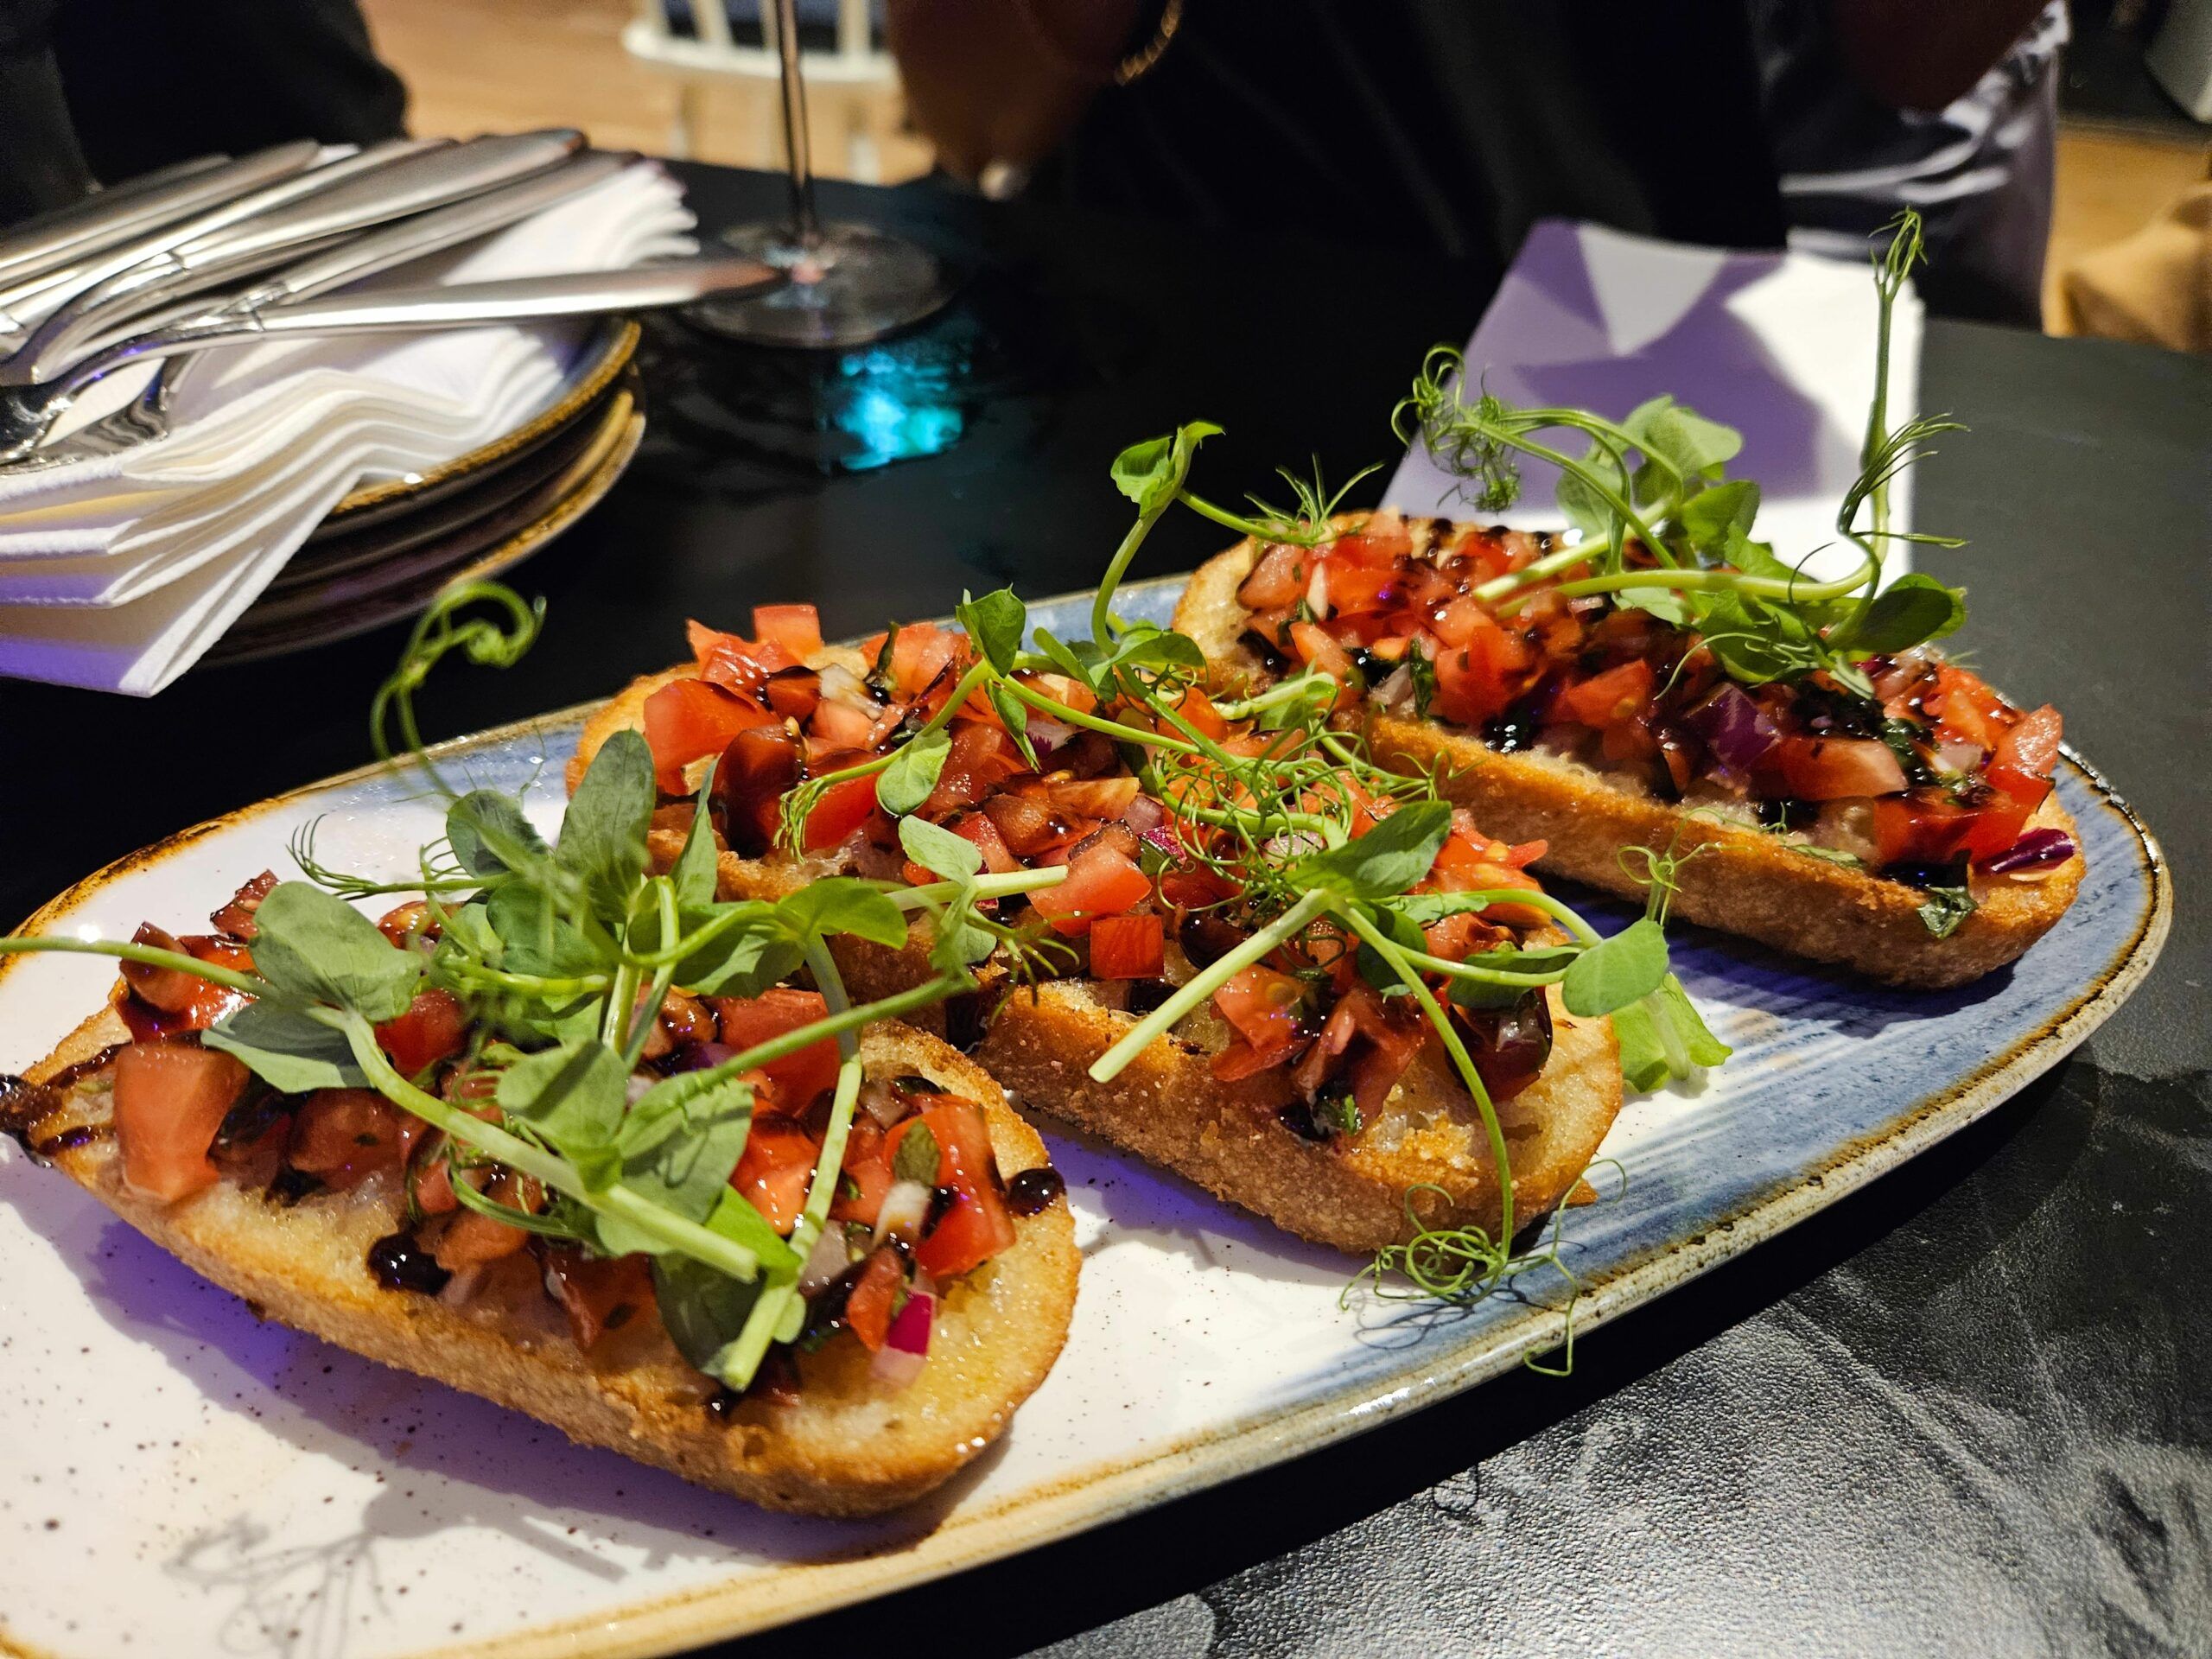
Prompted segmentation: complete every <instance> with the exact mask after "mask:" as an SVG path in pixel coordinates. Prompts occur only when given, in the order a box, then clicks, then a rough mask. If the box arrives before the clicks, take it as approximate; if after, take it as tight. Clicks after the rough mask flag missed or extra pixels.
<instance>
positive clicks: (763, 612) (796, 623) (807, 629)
mask: <svg viewBox="0 0 2212 1659" xmlns="http://www.w3.org/2000/svg"><path fill="white" fill-rule="evenodd" d="M753 632H754V633H756V634H758V635H760V638H761V639H763V640H765V641H766V642H767V643H769V644H771V645H779V646H780V647H782V648H783V649H784V650H785V651H787V652H790V653H791V655H792V656H793V657H795V658H798V659H799V660H800V661H802V662H804V660H805V659H806V658H809V657H811V656H813V655H814V653H815V652H817V651H819V650H821V649H822V617H821V614H820V613H818V612H817V610H816V609H815V608H814V607H813V606H811V605H755V606H754V607H753Z"/></svg>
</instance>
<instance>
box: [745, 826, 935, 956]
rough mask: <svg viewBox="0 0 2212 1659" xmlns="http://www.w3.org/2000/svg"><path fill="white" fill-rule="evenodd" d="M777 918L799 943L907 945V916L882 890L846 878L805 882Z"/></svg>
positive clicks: (838, 877) (843, 876)
mask: <svg viewBox="0 0 2212 1659" xmlns="http://www.w3.org/2000/svg"><path fill="white" fill-rule="evenodd" d="M954 839H955V840H958V839H960V838H959V837H958V836H955V837H954ZM776 917H777V919H778V920H779V921H780V922H781V923H782V924H783V925H785V927H786V928H788V929H790V930H791V933H792V934H793V936H795V937H796V938H799V939H802V940H804V939H810V938H814V937H815V936H816V935H817V934H827V933H849V934H851V935H853V936H854V937H855V938H862V939H867V940H868V941H869V942H870V943H872V944H883V945H889V946H891V947H892V948H893V949H894V950H895V949H897V948H898V947H899V945H902V944H906V912H904V911H902V910H900V909H899V906H897V905H895V904H893V903H892V902H891V898H890V895H889V894H887V893H885V892H884V891H883V890H882V889H881V888H880V887H874V886H872V885H870V884H869V883H868V882H866V881H862V880H858V879H856V878H855V877H853V876H849V875H826V876H823V877H822V878H820V879H819V880H814V881H810V882H808V883H807V885H806V886H804V887H801V888H800V889H799V890H798V892H797V893H793V894H791V897H789V898H788V899H784V900H783V901H782V902H781V903H779V905H778V906H776Z"/></svg>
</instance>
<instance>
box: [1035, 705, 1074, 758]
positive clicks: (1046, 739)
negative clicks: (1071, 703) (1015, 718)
mask: <svg viewBox="0 0 2212 1659" xmlns="http://www.w3.org/2000/svg"><path fill="white" fill-rule="evenodd" d="M1027 731H1028V733H1029V742H1030V746H1031V747H1033V748H1034V749H1035V750H1036V751H1037V752H1038V753H1039V754H1043V753H1046V752H1047V751H1049V750H1052V749H1057V748H1058V747H1060V746H1061V745H1062V744H1063V743H1065V742H1066V741H1068V740H1069V739H1070V738H1071V737H1073V736H1074V735H1075V728H1074V727H1072V726H1071V725H1069V724H1067V722H1066V721H1058V720H1052V719H1050V718H1048V717H1047V716H1046V715H1039V714H1032V715H1030V716H1029V717H1028V720H1027Z"/></svg>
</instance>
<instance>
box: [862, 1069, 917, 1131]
mask: <svg viewBox="0 0 2212 1659" xmlns="http://www.w3.org/2000/svg"><path fill="white" fill-rule="evenodd" d="M861 1109H862V1110H863V1111H865V1112H866V1113H867V1114H868V1116H870V1117H872V1118H874V1120H875V1121H876V1122H877V1123H878V1124H880V1126H881V1127H883V1128H890V1127H891V1126H892V1125H893V1123H896V1122H898V1121H899V1119H900V1118H902V1117H904V1116H906V1102H905V1101H904V1100H902V1099H900V1098H899V1091H898V1090H896V1089H893V1087H892V1086H891V1085H890V1084H887V1083H884V1082H880V1081H879V1080H877V1079H875V1078H873V1077H872V1078H870V1079H869V1080H868V1082H866V1083H864V1084H861Z"/></svg>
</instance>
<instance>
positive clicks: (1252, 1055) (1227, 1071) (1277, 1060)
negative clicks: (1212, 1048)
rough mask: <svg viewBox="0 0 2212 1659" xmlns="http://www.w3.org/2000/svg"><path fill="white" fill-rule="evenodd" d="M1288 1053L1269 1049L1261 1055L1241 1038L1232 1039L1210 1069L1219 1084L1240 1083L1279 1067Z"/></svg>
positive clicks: (1286, 1050)
mask: <svg viewBox="0 0 2212 1659" xmlns="http://www.w3.org/2000/svg"><path fill="white" fill-rule="evenodd" d="M1290 1053H1291V1051H1290V1050H1288V1049H1284V1048H1271V1049H1268V1051H1266V1052H1264V1053H1263V1052H1261V1051H1260V1050H1259V1049H1256V1048H1255V1047H1253V1046H1252V1045H1251V1044H1249V1043H1248V1042H1246V1041H1245V1040H1244V1039H1243V1038H1242V1037H1232V1038H1230V1041H1229V1046H1228V1047H1227V1048H1224V1049H1223V1050H1222V1051H1221V1052H1220V1053H1218V1054H1217V1055H1215V1056H1214V1057H1213V1059H1212V1061H1211V1066H1210V1069H1211V1071H1212V1072H1213V1075H1214V1077H1215V1078H1216V1079H1217V1081H1219V1082H1222V1083H1241V1082H1243V1080H1244V1079H1245V1078H1246V1077H1257V1076H1258V1075H1259V1074H1260V1073H1261V1072H1262V1071H1267V1070H1268V1069H1269V1068H1270V1067H1272V1066H1277V1065H1281V1064H1282V1063H1283V1061H1284V1060H1286V1059H1287V1058H1289V1057H1290Z"/></svg>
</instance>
